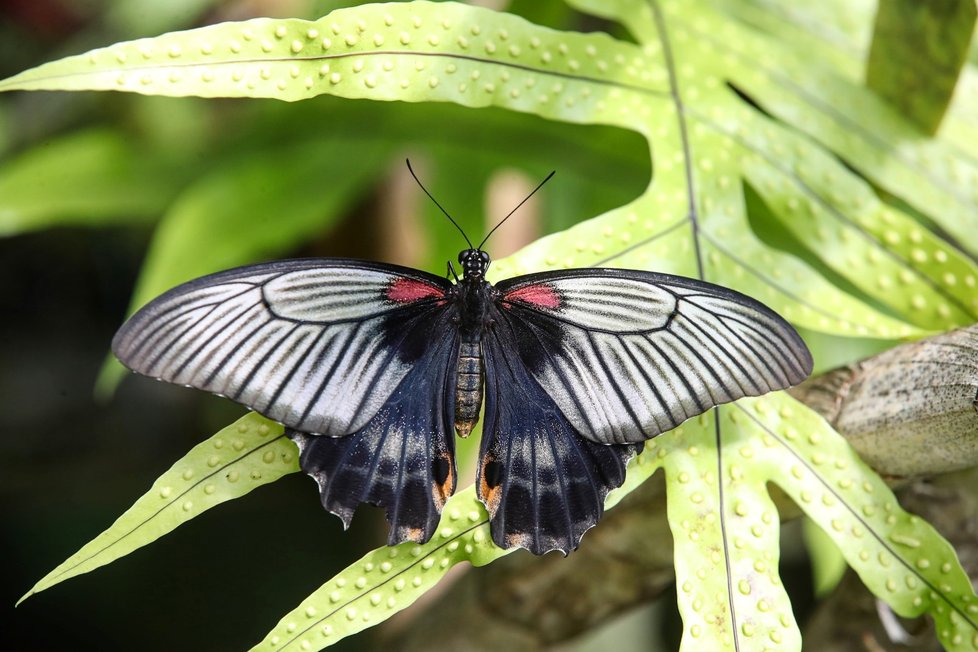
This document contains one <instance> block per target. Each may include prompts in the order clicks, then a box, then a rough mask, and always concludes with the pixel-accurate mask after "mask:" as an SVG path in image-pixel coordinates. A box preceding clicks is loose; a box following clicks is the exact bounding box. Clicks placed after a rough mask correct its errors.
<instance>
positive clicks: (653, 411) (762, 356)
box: [499, 270, 812, 444]
mask: <svg viewBox="0 0 978 652" xmlns="http://www.w3.org/2000/svg"><path fill="white" fill-rule="evenodd" d="M562 276H563V278H562ZM543 287H546V288H547V290H546V292H544V291H543V290H542V289H538V288H543ZM499 289H500V291H501V293H502V302H501V307H502V309H501V310H500V311H499V312H500V318H501V319H506V318H507V315H508V314H509V315H512V316H513V317H514V319H511V320H509V321H510V323H511V324H512V327H513V329H514V331H515V332H517V333H520V336H519V337H518V338H517V339H518V340H519V341H521V344H520V353H521V357H522V359H523V360H524V362H525V363H526V364H527V367H528V368H530V370H531V372H532V374H533V376H534V378H536V380H537V381H538V382H539V383H540V384H541V386H542V387H543V388H545V389H546V391H547V392H548V393H549V394H550V395H551V397H552V398H553V400H554V402H555V403H556V404H557V406H558V408H559V409H560V411H561V412H562V413H563V414H564V416H565V417H566V418H567V420H568V421H570V423H572V424H573V425H574V426H575V428H577V429H578V430H579V432H580V433H581V434H582V435H583V436H584V437H586V438H588V439H590V440H592V441H595V442H599V443H604V444H621V443H631V442H639V441H644V440H646V439H649V438H651V437H654V436H655V435H658V434H660V433H662V432H665V431H667V430H671V429H672V428H674V427H676V426H677V425H679V424H680V423H682V422H683V421H685V420H686V419H689V418H691V417H693V416H696V415H698V414H701V413H703V412H705V411H706V410H708V409H710V408H711V407H714V406H716V405H720V404H723V403H728V402H731V401H734V400H736V399H738V398H741V397H744V396H758V395H761V394H765V393H767V392H770V391H774V390H778V389H784V388H786V387H789V386H791V385H793V384H796V383H798V382H801V381H802V380H803V379H804V378H805V377H807V376H808V374H809V373H811V369H812V360H811V355H810V354H809V352H808V349H807V348H806V347H805V345H804V343H803V342H802V340H801V338H800V337H799V336H798V334H797V333H796V332H795V330H794V329H793V328H792V327H791V326H790V325H789V324H788V323H787V322H785V321H784V320H783V319H782V318H781V317H779V316H778V315H777V314H775V313H774V312H773V311H771V310H770V309H768V308H767V307H765V306H763V305H762V304H760V303H758V302H757V301H755V300H753V299H750V298H749V297H746V296H744V295H742V294H739V293H737V292H733V291H731V290H728V289H726V288H722V287H719V286H716V285H712V284H709V283H704V282H700V281H695V280H691V279H684V278H679V277H673V276H668V275H664V274H654V273H651V272H636V271H625V270H593V271H590V270H588V271H584V270H570V271H569V272H552V273H545V274H536V275H532V276H531V277H528V278H526V279H525V280H524V279H519V280H516V281H514V282H512V283H509V284H507V283H505V282H504V283H501V284H500V288H499ZM548 293H549V294H548ZM507 296H512V297H514V299H516V298H519V297H524V296H526V297H536V296H554V297H557V298H559V301H557V300H554V301H551V302H550V303H551V304H553V305H552V307H551V306H549V305H548V306H544V305H543V304H542V302H537V303H534V302H533V301H519V300H513V301H508V300H507ZM524 310H529V311H533V312H535V313H537V314H538V315H539V317H537V318H530V317H528V316H527V318H525V319H520V317H521V313H522V315H526V313H523V311H524ZM551 320H552V322H551ZM555 328H556V329H558V330H559V333H558V334H556V335H555V334H554V333H553V332H545V331H547V330H548V329H549V330H551V331H552V330H553V329H555Z"/></svg>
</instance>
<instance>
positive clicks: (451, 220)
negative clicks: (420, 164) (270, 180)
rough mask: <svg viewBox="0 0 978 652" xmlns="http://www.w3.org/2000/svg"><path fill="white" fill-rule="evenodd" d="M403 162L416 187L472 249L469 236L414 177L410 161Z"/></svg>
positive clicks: (415, 176) (419, 180) (416, 176)
mask: <svg viewBox="0 0 978 652" xmlns="http://www.w3.org/2000/svg"><path fill="white" fill-rule="evenodd" d="M404 162H405V163H407V168H408V172H410V173H411V176H412V177H414V180H415V182H416V183H417V184H418V187H420V188H421V189H422V190H424V194H426V195H428V199H430V200H431V201H433V202H435V206H437V207H438V209H439V210H440V211H441V212H442V213H444V214H445V217H447V218H448V221H449V222H451V223H452V224H454V225H455V228H456V229H458V232H459V233H461V234H462V237H463V238H465V243H466V244H467V245H469V249H472V241H471V240H469V236H467V235H465V231H463V230H462V227H460V226H459V225H458V222H456V221H455V220H454V219H453V218H452V216H451V215H449V214H448V211H446V210H445V209H444V208H443V207H442V205H441V204H439V203H438V200H437V199H435V198H434V197H433V196H432V194H431V193H430V192H428V189H427V188H425V187H424V184H423V183H421V179H419V178H418V175H416V174H415V173H414V168H412V167H411V159H409V158H406V159H404Z"/></svg>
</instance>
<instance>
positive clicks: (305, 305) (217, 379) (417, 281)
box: [112, 259, 451, 437]
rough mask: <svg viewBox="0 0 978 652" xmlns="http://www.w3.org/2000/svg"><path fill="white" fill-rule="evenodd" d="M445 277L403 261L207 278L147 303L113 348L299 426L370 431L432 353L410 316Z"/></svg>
mask: <svg viewBox="0 0 978 652" xmlns="http://www.w3.org/2000/svg"><path fill="white" fill-rule="evenodd" d="M450 287H451V285H450V284H449V283H448V282H447V281H446V280H444V279H442V278H439V277H437V276H434V275H431V274H426V273H424V272H421V271H418V270H412V269H408V268H404V267H397V266H394V265H385V264H380V263H369V262H361V261H351V260H342V259H308V260H286V261H279V262H274V263H265V264H259V265H251V266H247V267H241V268H237V269H233V270H228V271H226V272H220V273H217V274H212V275H210V276H205V277H203V278H199V279H196V280H193V281H190V282H188V283H185V284H183V285H180V286H178V287H176V288H174V289H172V290H170V291H169V292H166V293H165V294H163V295H162V296H160V297H158V298H157V299H155V300H153V301H151V302H150V303H149V304H148V305H146V306H145V307H143V308H142V309H141V310H139V311H138V312H137V313H136V314H135V315H133V317H132V318H130V319H129V321H128V322H126V324H125V325H123V327H122V328H121V329H119V332H118V333H117V334H116V336H115V338H114V339H113V341H112V350H113V352H114V353H115V354H116V356H117V357H118V358H119V359H120V360H121V361H122V363H123V364H125V365H126V366H127V367H129V368H130V369H132V370H133V371H137V372H139V373H141V374H144V375H147V376H152V377H154V378H157V379H158V380H165V381H167V382H171V383H176V384H180V385H185V386H188V387H196V388H198V389H203V390H206V391H209V392H213V393H215V394H219V395H222V396H226V397H228V398H230V399H232V400H234V401H236V402H238V403H241V404H243V405H245V406H247V407H249V408H251V409H253V410H255V411H256V412H258V413H260V414H262V415H264V416H266V417H268V418H269V419H273V420H275V421H278V422H280V423H282V424H284V425H285V426H287V427H289V428H293V429H295V430H298V431H301V432H307V433H315V434H324V435H329V436H333V437H336V436H342V435H347V434H350V433H352V432H356V431H357V430H359V429H360V428H362V427H363V426H364V425H365V424H366V423H367V422H368V421H369V420H370V418H371V417H373V415H375V414H376V413H377V412H378V411H379V410H380V408H381V407H382V406H383V405H384V403H385V401H387V399H388V397H389V396H390V395H391V394H392V393H393V392H394V390H395V388H396V387H397V386H398V385H399V384H400V382H401V381H402V380H403V379H404V378H405V376H407V374H408V373H409V372H410V370H411V369H412V368H413V366H414V364H415V363H416V362H417V361H418V360H419V359H420V358H421V357H422V356H423V355H424V353H425V351H426V349H427V346H428V338H429V337H430V333H428V332H425V331H424V330H423V329H421V328H419V329H418V330H416V331H412V330H410V329H407V328H405V326H404V325H405V324H406V323H408V322H409V321H411V320H413V319H416V318H417V317H418V316H421V315H424V314H426V313H429V312H439V311H440V310H441V309H442V308H444V306H445V305H446V295H447V293H448V291H449V289H450Z"/></svg>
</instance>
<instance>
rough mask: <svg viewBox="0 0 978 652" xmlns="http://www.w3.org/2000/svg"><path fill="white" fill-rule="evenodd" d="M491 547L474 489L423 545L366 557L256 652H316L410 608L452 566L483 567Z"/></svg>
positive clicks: (494, 551) (449, 506) (460, 496)
mask: <svg viewBox="0 0 978 652" xmlns="http://www.w3.org/2000/svg"><path fill="white" fill-rule="evenodd" d="M507 552H509V551H505V550H502V549H501V548H497V547H496V546H495V545H494V544H493V543H492V538H491V536H490V534H489V517H488V515H487V514H486V510H485V508H484V507H483V506H482V503H480V502H479V500H478V499H477V498H476V496H475V489H474V487H469V488H468V489H466V490H464V491H461V492H459V493H457V494H455V495H454V496H452V498H451V499H450V500H449V501H448V502H447V503H446V505H445V508H444V511H443V514H442V518H441V522H440V524H439V527H438V530H437V532H436V533H435V535H434V536H433V537H432V538H431V540H430V541H428V542H427V543H424V544H416V543H402V544H400V545H397V546H390V547H386V546H385V547H382V548H378V549H377V550H374V551H373V552H370V553H368V554H367V555H365V556H364V557H363V558H361V559H360V560H358V561H356V562H354V563H353V564H352V565H350V566H349V567H347V568H346V569H345V570H343V571H341V572H340V573H339V574H337V575H336V576H335V577H333V578H332V579H331V580H330V581H329V582H327V583H325V584H323V585H322V586H321V587H320V588H319V589H317V590H316V591H315V592H314V593H312V594H311V595H310V596H309V597H307V598H306V599H305V600H303V601H302V602H301V603H299V605H298V606H297V607H296V608H295V609H293V610H292V611H291V612H289V613H288V614H286V615H285V617H284V618H282V620H281V621H279V623H278V624H277V625H276V626H275V628H274V629H272V631H270V632H269V633H268V635H267V636H266V637H265V638H264V640H262V642H261V643H259V644H258V645H256V646H255V647H253V648H252V650H253V651H258V650H275V651H276V652H279V651H281V650H319V649H322V648H324V647H327V646H330V645H333V644H334V643H336V642H337V641H339V640H340V639H342V638H344V637H346V636H350V635H351V634H355V633H357V632H359V631H362V630H364V629H366V628H368V627H372V626H373V625H376V624H377V623H379V622H382V621H384V620H386V619H387V618H390V617H391V616H392V615H394V614H395V613H397V612H398V611H400V610H402V609H404V608H405V607H408V606H409V605H411V604H412V603H413V602H414V601H415V600H417V599H418V598H419V597H421V596H422V595H423V594H424V593H425V592H426V591H428V590H429V589H430V588H431V587H433V586H434V585H435V584H436V583H438V581H439V580H441V579H442V578H443V577H445V575H446V573H448V571H449V570H450V569H451V568H452V567H453V566H454V565H455V564H457V563H459V562H462V561H468V562H471V563H472V564H474V565H476V566H482V565H485V564H487V563H489V562H491V561H494V560H496V559H498V558H499V557H502V556H503V555H505V554H507Z"/></svg>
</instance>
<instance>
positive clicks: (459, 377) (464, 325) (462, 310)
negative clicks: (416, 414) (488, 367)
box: [453, 249, 494, 437]
mask: <svg viewBox="0 0 978 652" xmlns="http://www.w3.org/2000/svg"><path fill="white" fill-rule="evenodd" d="M458 258H459V263H461V264H462V270H463V273H464V276H463V277H462V278H461V279H459V282H458V284H457V285H455V287H454V288H453V290H454V291H455V293H456V306H457V310H458V312H457V319H458V327H459V336H460V342H459V352H458V366H457V373H456V381H455V432H456V433H457V434H458V436H459V437H467V436H468V435H469V433H471V432H472V429H473V428H474V427H475V425H476V423H478V421H479V410H480V409H481V408H482V389H483V375H484V372H483V366H482V333H483V331H484V330H485V328H486V326H487V325H488V323H489V315H488V313H489V309H490V306H491V304H492V293H493V292H494V290H493V287H492V285H491V284H490V283H489V282H488V281H487V280H486V279H485V273H486V269H487V268H488V267H489V256H488V255H487V254H486V253H485V252H483V251H479V250H476V249H467V250H465V251H463V252H462V253H460V254H459V257H458Z"/></svg>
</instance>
